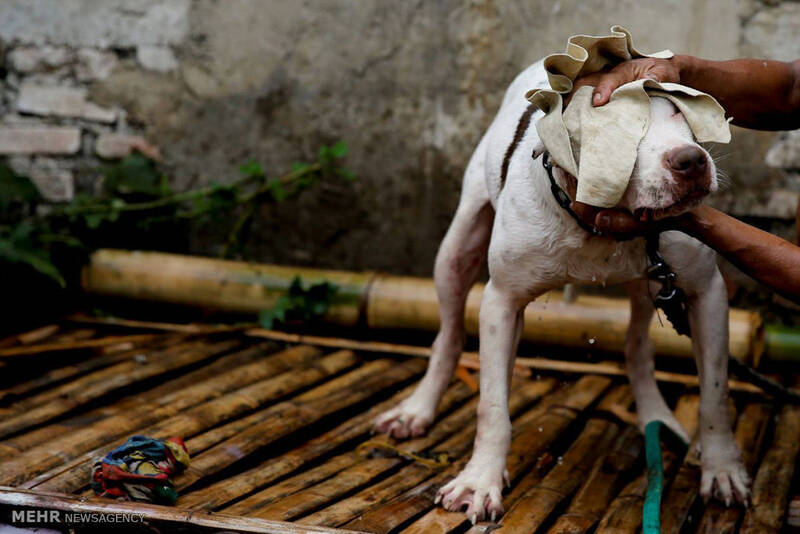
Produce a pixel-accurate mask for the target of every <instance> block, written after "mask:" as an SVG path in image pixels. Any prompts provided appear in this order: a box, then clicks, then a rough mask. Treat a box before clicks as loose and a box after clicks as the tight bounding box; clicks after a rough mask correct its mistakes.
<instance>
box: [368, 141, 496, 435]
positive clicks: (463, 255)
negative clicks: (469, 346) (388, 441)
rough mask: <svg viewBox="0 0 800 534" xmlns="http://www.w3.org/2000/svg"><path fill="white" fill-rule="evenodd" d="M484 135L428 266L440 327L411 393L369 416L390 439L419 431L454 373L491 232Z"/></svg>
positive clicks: (421, 430) (490, 207)
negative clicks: (466, 309) (469, 303)
mask: <svg viewBox="0 0 800 534" xmlns="http://www.w3.org/2000/svg"><path fill="white" fill-rule="evenodd" d="M485 144H486V143H485V139H484V140H483V141H481V143H480V144H479V145H478V148H477V149H476V151H475V154H474V155H473V156H472V159H471V160H470V163H469V166H468V167H467V171H466V173H465V175H464V184H463V187H462V192H461V200H460V201H459V204H458V209H457V210H456V214H455V217H454V218H453V221H452V222H451V223H450V228H449V229H448V230H447V234H446V235H445V237H444V240H443V241H442V244H441V245H440V246H439V252H438V254H437V255H436V264H435V267H434V281H435V283H436V294H437V297H438V299H439V315H440V319H441V326H440V329H439V333H438V335H437V336H436V340H435V341H434V342H433V347H432V351H431V359H430V362H429V364H428V370H427V371H426V372H425V376H424V377H423V379H422V381H421V382H420V383H419V385H418V386H417V388H416V390H415V391H414V393H413V394H412V395H411V396H410V397H408V398H407V399H405V400H404V401H403V402H401V403H400V404H399V405H398V406H396V407H395V408H392V409H390V410H388V411H386V412H384V413H383V414H381V415H380V416H378V417H377V419H376V420H375V429H376V430H377V431H379V432H385V433H388V434H390V435H392V436H394V437H396V438H408V437H416V436H420V435H422V434H424V433H425V431H426V430H427V428H428V426H429V425H430V424H431V422H432V421H433V419H434V417H435V415H436V407H437V405H438V404H439V401H440V400H441V398H442V395H443V394H444V391H445V389H447V385H448V384H449V382H450V379H451V378H452V376H453V372H454V371H455V367H456V363H457V362H458V358H459V357H460V355H461V351H462V349H463V346H464V337H465V334H464V306H465V303H466V300H467V293H469V290H470V288H471V287H472V285H473V284H474V283H475V280H476V279H477V278H478V275H479V274H480V270H481V267H482V265H483V263H484V261H485V259H486V251H487V248H488V246H489V237H490V236H491V232H492V222H493V220H494V208H492V205H491V203H490V201H489V194H488V192H487V189H486V181H485V175H484V165H485V163H484V161H485V152H484V150H485V148H484V147H485Z"/></svg>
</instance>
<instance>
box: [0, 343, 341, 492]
mask: <svg viewBox="0 0 800 534" xmlns="http://www.w3.org/2000/svg"><path fill="white" fill-rule="evenodd" d="M356 363H357V359H356V356H355V355H354V354H353V353H352V352H348V351H341V352H335V353H333V354H330V355H328V356H326V357H324V358H321V359H320V360H318V361H316V362H314V363H313V364H312V365H307V366H304V367H302V368H299V369H293V370H291V371H288V372H284V373H281V374H279V375H277V376H273V377H270V378H265V379H263V380H260V381H257V382H254V383H251V384H250V385H248V386H245V387H242V388H239V389H235V390H232V391H230V392H228V393H225V394H224V395H214V397H215V398H213V400H209V401H206V402H204V403H202V404H199V405H197V406H195V407H193V408H190V409H188V410H185V411H182V412H180V413H178V414H177V415H173V416H172V417H169V418H167V419H163V418H162V419H161V420H160V421H158V422H156V423H155V424H153V425H151V426H148V427H146V428H143V429H139V430H138V432H139V433H141V434H144V435H147V436H151V437H154V438H160V439H164V438H167V437H170V436H182V437H184V438H189V437H191V436H194V435H196V434H199V433H200V432H202V431H204V430H207V429H208V428H210V427H213V426H216V425H217V424H219V423H220V422H222V421H226V420H227V419H229V418H233V417H237V416H239V415H241V414H243V413H246V412H248V411H251V410H254V409H256V408H258V407H259V406H261V405H264V404H266V403H268V402H272V401H275V400H277V399H280V398H283V397H286V396H287V395H289V394H291V393H293V392H296V391H298V390H300V389H303V388H306V387H308V386H311V385H313V384H316V383H318V382H319V381H321V380H324V379H325V378H329V377H331V376H333V375H335V374H337V373H339V372H341V371H343V370H345V369H349V368H352V367H353V366H354V365H355V364H356ZM118 444H121V443H117V444H113V445H112V446H109V447H106V448H107V449H110V448H113V446H116V445H118ZM189 453H190V454H191V453H192V451H189ZM193 464H194V461H193ZM0 467H2V466H0ZM190 469H191V467H190ZM90 472H91V459H89V460H88V461H85V462H83V463H82V464H81V465H80V466H78V467H76V468H73V469H70V471H69V473H65V475H64V476H59V477H54V478H53V479H51V480H48V481H47V482H44V483H42V484H41V485H40V486H39V487H42V488H46V489H50V490H58V491H67V490H69V491H74V489H77V488H76V487H75V485H76V484H80V483H82V482H83V483H85V481H86V480H88V475H89V473H90ZM77 487H80V486H77Z"/></svg>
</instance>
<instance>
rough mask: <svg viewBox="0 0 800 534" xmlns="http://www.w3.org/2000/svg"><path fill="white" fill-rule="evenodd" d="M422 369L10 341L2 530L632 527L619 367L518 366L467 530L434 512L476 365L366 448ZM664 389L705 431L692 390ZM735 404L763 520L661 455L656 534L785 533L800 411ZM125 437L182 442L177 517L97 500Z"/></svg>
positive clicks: (348, 354) (134, 333)
mask: <svg viewBox="0 0 800 534" xmlns="http://www.w3.org/2000/svg"><path fill="white" fill-rule="evenodd" d="M426 354H427V350H426V349H424V348H419V347H416V348H414V347H407V346H398V345H392V344H389V343H370V342H364V341H353V340H347V339H339V340H331V339H330V338H302V337H297V336H291V335H280V334H272V333H270V332H263V331H257V330H247V329H244V328H240V327H216V326H198V325H183V326H178V325H170V324H163V323H138V322H136V321H118V320H92V319H87V318H83V319H74V320H65V321H64V322H63V323H60V324H55V325H47V326H44V327H42V328H40V329H37V330H35V331H33V332H26V333H24V334H21V335H17V336H11V337H8V338H5V339H2V340H0V367H2V369H3V371H2V373H0V379H2V380H3V383H2V387H0V510H1V511H2V515H0V523H2V522H10V519H9V517H10V514H11V512H12V511H14V510H20V509H29V510H60V511H70V512H86V513H101V512H105V513H110V514H124V513H130V512H134V513H137V514H141V516H142V517H143V518H144V523H135V524H134V523H131V524H126V525H124V528H125V529H128V530H130V531H132V532H139V531H141V532H145V531H150V530H149V529H151V528H153V527H155V528H157V529H158V530H159V531H161V532H219V531H225V532H242V533H244V532H248V533H249V532H252V533H300V532H374V533H404V534H406V533H408V534H411V533H420V534H421V533H424V534H428V533H440V534H446V533H463V532H469V533H471V534H474V533H481V532H483V533H489V532H493V533H501V534H502V533H532V532H543V533H545V532H546V533H579V532H590V533H591V532H596V533H612V532H613V533H623V532H630V533H636V532H638V531H639V530H640V526H641V525H640V523H641V508H642V499H643V495H644V490H645V474H644V467H643V450H642V449H643V443H642V438H641V436H640V434H639V432H638V431H637V430H636V428H635V427H634V426H632V423H633V422H634V418H633V416H632V412H633V409H634V407H633V406H632V395H631V392H630V388H629V387H628V385H627V382H626V379H625V378H624V376H620V372H619V367H618V365H616V364H614V363H601V364H596V366H595V367H592V365H593V364H581V365H578V366H575V367H570V365H569V364H565V363H564V362H555V363H553V362H552V361H551V363H547V361H546V360H541V361H540V359H536V358H532V359H528V360H526V359H524V358H521V359H520V363H519V364H518V366H517V372H516V373H515V379H514V384H513V389H512V391H513V392H512V396H511V403H510V404H511V406H510V407H511V413H512V418H513V425H514V435H513V440H512V445H511V451H510V454H509V459H508V470H509V473H510V477H511V481H512V484H511V487H510V488H509V489H508V490H507V491H506V493H505V496H504V506H505V509H506V514H505V516H504V517H503V518H501V519H500V520H499V521H498V523H497V524H493V523H479V524H478V525H476V526H472V525H471V524H470V523H469V522H468V521H467V520H466V518H465V517H464V515H463V514H455V513H448V512H444V511H443V510H442V509H440V508H436V507H434V506H433V497H434V495H435V492H436V490H437V489H438V488H439V487H440V486H441V485H442V484H443V483H444V482H445V481H447V480H448V479H449V478H451V477H452V476H454V474H455V473H456V472H457V471H458V470H459V469H460V467H461V466H463V464H464V463H465V462H466V460H467V459H468V458H469V453H470V449H471V446H472V440H473V437H474V433H475V410H476V405H477V393H476V384H477V383H476V378H477V376H476V373H477V369H476V367H477V362H476V361H475V360H474V355H470V354H467V355H465V356H464V358H463V360H462V361H463V363H464V366H462V367H460V368H459V372H458V378H457V379H456V380H454V382H453V383H452V384H451V385H450V387H449V389H448V391H447V393H446V395H445V397H444V400H443V402H442V406H441V409H440V413H439V417H438V419H437V421H436V423H435V425H434V426H433V427H432V428H431V430H430V432H429V433H428V434H427V435H426V436H424V437H421V438H417V439H412V440H408V441H402V442H396V441H393V440H389V439H387V438H385V437H384V436H379V435H372V434H371V433H370V426H371V421H372V419H373V418H374V417H375V416H376V415H377V414H379V413H380V412H381V411H382V410H384V409H386V408H387V407H389V406H392V405H393V404H395V403H396V402H398V400H400V399H402V398H404V397H405V396H407V395H408V394H409V393H410V391H411V388H412V387H413V385H414V383H415V382H416V381H417V380H418V379H419V378H420V377H421V376H422V373H423V372H424V369H425V365H426V360H425V358H424V357H420V356H425V355H426ZM681 376H683V378H681ZM661 379H662V380H663V381H664V382H663V384H664V391H665V393H667V396H668V401H669V402H670V403H671V405H672V406H673V407H674V409H675V412H676V415H677V417H678V419H679V420H680V421H681V422H682V423H683V424H684V425H685V427H686V428H687V429H688V430H690V432H694V431H695V430H696V427H697V403H698V397H697V390H696V388H695V386H693V382H692V380H690V379H689V378H688V377H686V376H685V375H678V374H675V373H664V374H663V375H661ZM738 389H739V390H738V391H735V392H734V406H732V409H733V410H734V411H735V413H736V414H737V418H736V428H735V433H736V439H737V440H738V441H739V443H740V445H741V447H742V449H743V451H744V454H745V461H746V463H747V465H748V467H749V468H750V469H751V471H752V473H753V475H754V479H755V482H754V495H753V504H752V505H751V507H750V508H749V509H747V510H744V509H742V508H739V507H731V508H725V507H724V506H722V505H720V504H718V503H710V504H708V505H705V504H704V503H703V502H702V501H701V500H700V499H699V497H698V483H699V463H698V462H699V457H698V454H697V452H696V451H694V450H693V449H690V452H689V453H688V454H687V455H685V456H679V455H677V454H675V452H674V451H670V450H666V452H665V454H664V462H665V473H666V476H667V479H668V481H669V482H668V485H667V486H666V488H665V493H664V499H663V505H662V524H663V532H665V533H678V532H700V533H718V532H741V533H759V534H760V533H769V532H775V533H777V532H794V530H792V529H793V528H794V527H792V526H791V523H792V519H791V517H790V516H789V515H787V514H788V512H787V510H796V509H797V507H798V506H797V505H798V503H800V500H794V499H796V492H797V491H798V487H797V480H796V477H795V473H796V461H797V456H798V452H800V407H779V406H774V405H772V404H771V403H770V401H769V399H767V398H765V397H763V396H762V395H760V394H758V392H757V390H754V389H753V388H748V387H746V386H744V385H743V386H742V387H740V388H738ZM133 434H144V435H148V436H152V437H157V438H166V437H170V436H180V437H182V438H183V439H184V440H185V441H186V444H187V447H188V449H189V452H190V454H191V457H192V464H191V467H190V468H189V469H188V470H187V471H186V472H184V473H183V474H181V475H179V476H178V477H177V479H176V483H177V489H178V491H179V493H180V498H179V499H178V501H177V503H176V506H172V507H167V506H157V505H151V504H143V503H131V502H122V501H113V500H108V499H99V498H96V497H94V496H93V494H92V493H91V491H90V490H89V489H88V480H89V476H90V472H91V468H92V464H93V462H94V460H95V459H96V458H97V457H99V456H101V455H103V454H104V453H105V452H107V451H108V450H110V449H111V448H113V447H115V446H116V445H119V444H120V443H122V442H123V441H125V440H126V439H127V438H128V437H129V436H131V435H133ZM790 503H792V504H790ZM63 527H64V526H63V525H62V528H63ZM73 527H75V528H76V529H77V531H81V529H82V528H84V527H86V528H89V526H85V525H84V526H82V525H74V526H73ZM56 528H58V527H56ZM119 528H121V527H119V526H118V527H117V528H115V531H117V530H119Z"/></svg>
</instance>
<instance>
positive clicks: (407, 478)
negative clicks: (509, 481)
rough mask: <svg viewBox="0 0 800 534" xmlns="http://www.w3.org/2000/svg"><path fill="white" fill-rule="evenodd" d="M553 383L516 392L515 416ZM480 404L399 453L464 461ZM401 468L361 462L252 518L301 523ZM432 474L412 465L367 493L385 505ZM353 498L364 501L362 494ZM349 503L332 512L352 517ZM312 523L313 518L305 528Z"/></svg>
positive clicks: (391, 462)
mask: <svg viewBox="0 0 800 534" xmlns="http://www.w3.org/2000/svg"><path fill="white" fill-rule="evenodd" d="M554 382H555V381H553V380H547V381H539V382H529V383H527V384H523V385H522V387H520V388H517V389H515V391H514V394H513V395H512V396H511V398H510V402H509V410H510V411H511V413H512V414H513V415H516V414H517V413H519V412H520V411H521V410H522V409H523V408H524V407H526V406H528V405H530V403H531V402H533V401H534V400H536V399H538V398H539V397H541V396H542V395H543V394H546V393H547V392H548V391H550V390H551V389H552V388H553V387H554V385H555V383H554ZM476 401H477V399H476V400H475V401H474V402H471V403H468V404H467V405H465V406H463V407H461V408H460V409H458V410H456V411H455V412H454V413H453V414H451V415H449V416H447V417H446V418H444V419H443V420H442V421H441V423H439V424H438V425H437V426H436V427H435V428H434V429H433V431H432V432H430V433H429V435H427V436H424V437H421V438H417V439H414V440H410V441H408V442H405V443H402V444H400V445H399V446H398V449H399V450H400V451H402V452H403V453H420V452H423V451H425V450H428V449H429V448H431V447H435V448H436V450H440V451H445V452H447V453H448V455H450V456H451V457H456V458H457V457H459V456H461V455H463V453H465V452H466V451H467V450H468V449H469V447H470V445H471V444H472V440H473V438H474V434H475V429H474V425H473V424H470V423H471V422H472V421H473V420H474V418H475V410H476V409H477V402H476ZM403 463H405V461H404V460H403V459H402V458H398V457H389V458H382V457H377V458H369V459H363V460H361V461H360V462H358V463H357V464H355V465H354V466H352V467H351V468H348V469H345V470H344V471H342V472H341V473H339V474H337V475H336V477H334V478H332V479H329V480H327V481H325V482H323V483H321V484H318V485H316V486H314V487H313V488H309V489H307V490H304V491H301V492H298V493H295V494H294V495H291V496H289V497H287V498H285V499H282V500H281V501H278V502H275V503H273V504H271V505H268V506H266V507H263V508H261V509H259V510H257V511H255V512H251V513H250V514H248V515H254V516H255V517H264V518H273V519H277V518H284V519H287V520H288V519H294V518H299V517H301V516H303V515H305V514H307V513H309V512H312V511H314V510H315V509H317V508H321V507H322V505H324V504H325V503H327V502H331V501H334V500H336V499H337V498H338V497H340V496H342V495H345V494H347V493H351V492H352V491H353V490H357V489H358V488H360V487H363V486H364V485H365V484H366V483H367V482H369V481H370V480H372V479H373V478H375V477H377V476H379V475H382V474H385V473H387V472H389V471H390V470H391V469H392V468H394V467H397V466H400V465H401V464H403ZM433 474H435V471H434V470H432V469H430V468H428V467H427V466H424V465H421V464H412V465H410V466H408V467H406V468H403V469H402V470H401V471H400V472H398V473H397V474H394V475H392V476H390V477H389V478H386V479H384V480H383V481H381V482H379V483H378V484H375V485H373V486H371V487H369V488H368V489H367V490H366V492H368V493H369V494H370V495H371V496H372V502H373V503H377V502H381V501H384V502H386V501H388V500H389V497H391V496H394V495H397V494H398V493H400V492H402V491H403V489H406V488H410V487H413V486H414V485H415V484H417V483H419V482H421V481H422V480H424V479H425V478H428V477H430V476H431V475H433ZM354 498H355V499H356V500H360V499H359V493H357V494H356V496H355V497H354ZM351 501H352V499H348V505H347V506H344V505H343V504H341V503H340V504H335V505H334V509H341V510H342V511H344V510H345V508H346V509H347V513H352V511H353V508H354V504H352V502H351ZM323 513H325V514H335V513H336V512H335V511H333V510H331V507H329V508H327V509H326V510H325V511H324V512H323ZM313 520H314V519H313V518H312V519H307V520H304V521H303V522H307V521H313ZM346 520H347V519H346V518H341V517H339V518H337V519H336V520H335V521H336V524H341V523H344V522H345V521H346Z"/></svg>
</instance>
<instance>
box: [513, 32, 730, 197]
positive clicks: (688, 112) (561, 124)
mask: <svg viewBox="0 0 800 534" xmlns="http://www.w3.org/2000/svg"><path fill="white" fill-rule="evenodd" d="M672 55H673V54H672V52H670V51H669V50H664V51H661V52H658V53H656V54H651V55H647V54H642V53H641V52H639V51H637V50H636V48H634V46H633V40H632V39H631V36H630V33H628V31H627V30H626V29H625V28H622V27H621V26H613V27H612V28H611V35H609V36H605V37H592V36H588V35H574V36H572V37H570V38H569V41H568V42H567V50H566V52H565V53H563V54H552V55H550V56H547V57H546V58H545V60H544V67H545V70H546V71H547V76H548V79H549V81H550V87H551V89H539V90H533V91H529V92H528V93H527V94H526V95H525V96H526V98H528V100H530V101H531V102H532V103H533V104H534V105H535V106H536V107H538V108H539V109H541V110H542V111H544V112H545V115H544V116H543V117H542V118H540V119H539V120H538V121H537V122H536V130H537V131H538V132H539V137H540V138H541V140H542V143H543V144H544V146H545V149H546V150H547V151H548V152H549V153H550V155H551V157H552V158H553V160H554V161H555V162H556V163H557V164H558V165H559V166H561V167H562V168H563V169H565V170H566V171H567V172H569V173H570V174H572V175H573V176H576V177H577V178H578V190H577V193H576V196H575V198H576V200H578V201H580V202H584V203H586V204H592V205H594V206H599V207H605V208H607V207H612V206H615V205H617V204H618V203H619V201H620V200H621V199H622V195H623V194H624V192H625V189H626V188H627V187H628V181H629V180H630V177H631V173H632V172H633V166H634V164H635V163H636V153H637V152H636V151H637V148H638V146H639V142H640V141H641V140H642V137H644V134H645V133H646V132H647V127H648V122H649V119H650V96H663V97H665V98H668V99H669V100H671V101H672V102H673V103H674V104H675V106H676V107H677V108H678V109H679V110H680V111H681V112H682V113H683V116H684V117H685V118H686V121H687V122H688V123H689V127H690V128H691V129H692V133H693V134H694V136H695V138H696V139H697V141H698V142H701V143H704V142H708V141H715V142H718V143H727V142H729V141H730V138H731V133H730V127H729V126H728V122H727V120H725V110H723V109H722V106H720V105H719V103H718V102H717V101H716V100H715V99H714V98H713V97H712V96H710V95H707V94H705V93H702V92H700V91H696V90H694V89H692V88H690V87H686V86H683V85H679V84H676V83H658V82H655V81H653V80H637V81H635V82H630V83H627V84H625V85H622V86H620V87H619V88H617V89H616V90H615V91H614V92H613V93H612V94H611V99H610V101H609V102H608V104H606V105H604V106H600V107H594V106H592V102H591V99H592V90H593V89H592V88H591V87H588V86H586V87H581V88H580V89H579V90H578V91H576V92H575V94H574V95H573V97H572V101H571V102H570V105H569V107H568V108H567V110H566V111H565V112H563V114H562V97H561V95H562V93H563V94H566V93H569V92H570V91H571V90H572V83H573V81H574V80H575V79H576V78H578V77H579V76H584V75H587V74H591V73H593V72H597V71H599V70H602V69H604V68H606V67H608V66H611V65H616V64H617V63H621V62H623V61H627V60H629V59H634V58H641V57H655V58H670V57H672Z"/></svg>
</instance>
